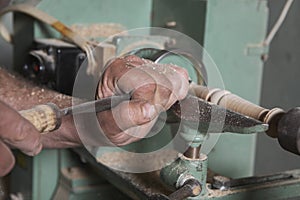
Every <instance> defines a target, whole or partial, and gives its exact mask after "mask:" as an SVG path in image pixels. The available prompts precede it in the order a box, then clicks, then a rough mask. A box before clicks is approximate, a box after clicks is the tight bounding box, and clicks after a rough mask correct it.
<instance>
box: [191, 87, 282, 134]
mask: <svg viewBox="0 0 300 200" xmlns="http://www.w3.org/2000/svg"><path fill="white" fill-rule="evenodd" d="M190 92H191V93H193V94H195V95H196V96H197V97H199V98H201V99H204V100H206V101H208V102H211V103H214V104H217V105H220V106H222V107H224V108H227V109H229V110H232V111H234V112H238V113H241V114H243V115H246V116H249V117H252V118H254V119H257V120H259V121H261V122H263V123H266V124H268V125H269V129H268V130H267V131H266V133H267V134H268V135H269V136H270V137H273V138H276V137H277V136H278V133H277V124H278V121H279V119H280V118H281V117H282V115H283V114H284V113H285V112H284V111H283V110H282V109H280V108H273V109H271V110H269V109H266V108H263V107H260V106H258V105H255V104H253V103H251V102H249V101H247V100H245V99H243V98H241V97H239V96H237V95H235V94H232V93H230V92H229V91H226V90H221V89H217V88H214V89H210V88H207V87H204V86H201V85H196V84H191V86H190Z"/></svg>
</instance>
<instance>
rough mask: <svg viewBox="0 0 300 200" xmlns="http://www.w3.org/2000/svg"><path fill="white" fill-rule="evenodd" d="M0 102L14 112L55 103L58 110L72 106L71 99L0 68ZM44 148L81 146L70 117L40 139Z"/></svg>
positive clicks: (65, 118)
mask: <svg viewBox="0 0 300 200" xmlns="http://www.w3.org/2000/svg"><path fill="white" fill-rule="evenodd" d="M0 101H3V102H5V103H6V104H8V105H9V106H11V107H12V108H14V109H16V110H24V109H29V108H32V107H33V106H35V105H38V104H46V103H49V102H52V103H55V104H56V105H58V106H59V107H60V108H65V107H69V106H71V105H72V97H70V96H67V95H63V94H60V93H58V92H55V91H53V90H50V89H47V88H44V87H39V86H36V85H34V84H33V83H31V82H29V81H26V80H25V79H24V78H22V77H20V76H18V75H12V74H10V73H8V72H7V71H6V70H4V69H2V68H0ZM41 141H42V144H43V147H44V148H64V147H74V146H79V145H80V144H81V142H80V139H79V137H78V135H77V131H76V128H75V126H74V121H73V118H72V117H71V116H68V117H64V118H63V123H62V125H61V127H60V128H59V129H58V130H56V131H54V132H51V133H48V134H46V135H43V136H42V138H41Z"/></svg>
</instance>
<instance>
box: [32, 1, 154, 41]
mask: <svg viewBox="0 0 300 200" xmlns="http://www.w3.org/2000/svg"><path fill="white" fill-rule="evenodd" d="M151 6H152V1H151V0H146V1H145V0H144V1H140V0H126V1H124V0H113V1H111V0H100V1H97V0H87V1H80V0H42V1H41V2H40V3H39V4H38V6H37V7H38V8H40V9H41V10H43V11H45V12H46V13H49V14H50V15H52V16H53V17H55V18H57V19H58V20H60V21H61V22H63V23H65V24H66V25H69V26H70V25H73V24H86V25H88V24H93V23H114V24H120V25H122V26H123V27H124V28H125V29H127V30H130V29H134V28H140V27H149V26H150V22H151ZM35 33H36V36H37V37H40V36H42V35H43V34H41V32H40V31H36V32H35ZM49 33H50V35H52V36H56V37H58V36H59V34H57V33H55V32H54V31H52V30H50V32H49ZM43 36H45V34H44V35H43Z"/></svg>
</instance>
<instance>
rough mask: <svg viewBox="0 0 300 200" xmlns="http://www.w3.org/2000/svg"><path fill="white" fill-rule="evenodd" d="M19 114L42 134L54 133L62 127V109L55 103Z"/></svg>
mask: <svg viewBox="0 0 300 200" xmlns="http://www.w3.org/2000/svg"><path fill="white" fill-rule="evenodd" d="M19 113H20V114H21V115H22V116H23V117H24V118H25V119H27V120H28V121H29V122H30V123H32V124H33V125H34V126H35V128H36V129H37V130H38V131H39V132H40V133H42V134H44V133H48V132H50V131H54V130H56V129H58V128H59V127H60V125H61V114H60V109H59V108H58V107H57V105H55V104H53V103H49V104H45V105H38V106H35V107H33V108H31V109H29V110H22V111H20V112H19Z"/></svg>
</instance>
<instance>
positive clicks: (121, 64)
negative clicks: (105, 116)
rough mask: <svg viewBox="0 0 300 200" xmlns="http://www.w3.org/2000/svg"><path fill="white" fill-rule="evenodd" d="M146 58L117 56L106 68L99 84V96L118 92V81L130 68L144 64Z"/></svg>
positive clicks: (102, 96)
mask: <svg viewBox="0 0 300 200" xmlns="http://www.w3.org/2000/svg"><path fill="white" fill-rule="evenodd" d="M144 63H145V60H143V59H141V58H139V57H137V56H126V57H125V58H117V59H115V60H114V61H112V63H111V64H110V65H109V66H108V67H107V68H106V70H105V72H104V74H103V75H102V77H101V80H100V82H99V85H98V91H97V92H98V93H97V95H98V98H104V97H107V96H112V95H114V94H117V93H118V92H119V91H118V86H117V81H118V80H119V79H120V77H122V76H123V75H124V74H125V73H127V72H128V71H129V70H130V69H132V68H136V67H138V66H140V65H143V64H144Z"/></svg>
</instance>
